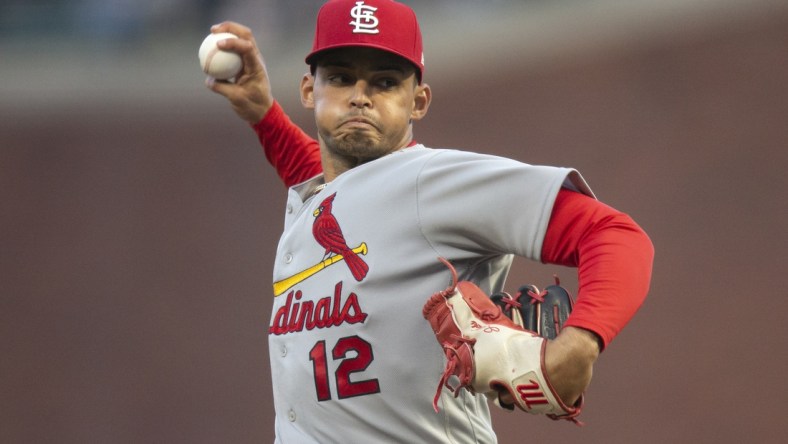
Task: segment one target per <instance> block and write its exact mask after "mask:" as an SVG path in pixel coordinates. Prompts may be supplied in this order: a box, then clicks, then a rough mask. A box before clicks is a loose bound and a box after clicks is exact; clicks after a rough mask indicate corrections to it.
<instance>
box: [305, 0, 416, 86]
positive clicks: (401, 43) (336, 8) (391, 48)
mask: <svg viewBox="0 0 788 444" xmlns="http://www.w3.org/2000/svg"><path fill="white" fill-rule="evenodd" d="M353 46H362V47H367V48H376V49H380V50H383V51H388V52H390V53H393V54H396V55H398V56H400V57H403V58H405V59H406V60H408V61H409V62H411V63H412V64H413V65H415V66H416V69H417V73H416V75H417V77H418V78H419V81H421V78H422V75H423V73H424V47H423V45H422V41H421V29H419V22H418V20H417V18H416V13H415V12H413V10H412V9H410V7H408V6H406V5H404V4H402V3H397V2H395V1H392V0H331V1H329V2H327V3H326V4H324V5H323V6H322V7H321V8H320V12H318V14H317V25H316V27H315V41H314V44H313V45H312V52H310V53H309V55H307V56H306V63H308V64H310V65H312V64H313V62H314V61H315V58H316V56H317V55H319V54H321V53H322V52H324V51H327V50H329V49H335V48H347V47H353Z"/></svg>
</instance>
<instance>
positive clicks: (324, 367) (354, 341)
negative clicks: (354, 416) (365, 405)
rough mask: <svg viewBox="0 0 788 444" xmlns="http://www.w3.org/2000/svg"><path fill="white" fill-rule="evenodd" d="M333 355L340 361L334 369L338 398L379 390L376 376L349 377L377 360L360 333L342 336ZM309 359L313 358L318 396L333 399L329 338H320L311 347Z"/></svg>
mask: <svg viewBox="0 0 788 444" xmlns="http://www.w3.org/2000/svg"><path fill="white" fill-rule="evenodd" d="M331 359H332V360H334V361H341V362H340V363H339V365H338V366H337V369H336V371H335V372H334V380H335V381H336V389H337V398H338V399H345V398H352V397H354V396H363V395H370V394H373V393H380V384H379V383H378V380H377V379H366V380H363V381H355V382H354V381H351V380H350V376H351V375H352V374H353V373H358V372H363V371H364V370H366V369H367V367H369V365H370V364H372V361H374V360H375V356H374V355H373V353H372V346H371V345H370V344H369V342H367V341H365V340H363V339H361V338H360V337H358V336H346V337H344V338H340V339H339V340H337V343H336V345H334V348H332V349H331ZM309 360H310V361H312V369H313V371H314V378H315V392H316V393H317V400H318V401H328V400H330V399H331V386H330V381H329V380H330V375H329V368H328V350H327V347H326V341H318V342H317V343H316V344H315V346H314V347H312V350H310V351H309Z"/></svg>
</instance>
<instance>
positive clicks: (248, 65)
mask: <svg viewBox="0 0 788 444" xmlns="http://www.w3.org/2000/svg"><path fill="white" fill-rule="evenodd" d="M223 32H229V33H232V34H234V35H236V36H238V38H237V39H225V40H219V41H218V42H217V43H216V44H217V46H218V47H219V49H221V50H223V51H230V52H235V53H237V54H238V55H240V56H241V60H242V61H243V67H242V68H241V72H240V73H239V74H238V75H237V76H236V77H235V79H234V81H232V82H231V81H222V80H217V79H214V78H211V77H209V78H208V79H206V86H207V87H208V88H209V89H210V90H211V91H213V92H215V93H217V94H220V95H222V96H224V97H226V98H227V99H228V101H229V102H230V105H231V106H232V108H233V110H234V111H235V113H236V114H238V116H239V117H241V118H242V119H243V120H245V121H247V122H249V123H250V124H256V123H258V122H259V121H260V120H261V119H262V118H263V116H265V113H267V112H268V110H269V109H270V108H271V106H272V105H273V102H274V99H273V96H272V94H271V83H270V80H269V78H268V73H267V71H266V69H265V63H264V61H263V56H262V54H261V53H260V51H259V49H258V47H257V43H256V42H255V39H254V36H253V35H252V32H251V30H250V29H249V28H248V27H246V26H243V25H241V24H238V23H235V22H223V23H221V24H218V25H214V26H212V27H211V33H213V34H217V33H223Z"/></svg>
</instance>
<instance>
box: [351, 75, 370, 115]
mask: <svg viewBox="0 0 788 444" xmlns="http://www.w3.org/2000/svg"><path fill="white" fill-rule="evenodd" d="M350 106H352V107H355V108H368V107H370V106H372V101H371V100H370V98H369V84H368V83H367V82H366V81H364V80H359V81H357V82H356V84H355V86H354V87H353V92H352V95H351V97H350Z"/></svg>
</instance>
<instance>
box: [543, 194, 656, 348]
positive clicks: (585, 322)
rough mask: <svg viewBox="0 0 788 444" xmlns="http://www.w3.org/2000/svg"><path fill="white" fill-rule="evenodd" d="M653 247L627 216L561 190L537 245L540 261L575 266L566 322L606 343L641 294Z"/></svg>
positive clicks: (640, 299) (645, 289) (645, 290)
mask: <svg viewBox="0 0 788 444" xmlns="http://www.w3.org/2000/svg"><path fill="white" fill-rule="evenodd" d="M653 259H654V246H653V245H652V243H651V240H650V239H649V237H648V236H647V235H646V233H645V232H644V231H643V230H642V229H641V228H640V227H639V226H638V225H637V224H636V223H635V222H634V221H633V220H632V218H630V217H629V216H628V215H626V214H624V213H622V212H620V211H617V210H615V209H613V208H611V207H609V206H607V205H605V204H603V203H601V202H599V201H597V200H595V199H593V198H591V197H588V196H586V195H584V194H581V193H576V192H573V191H570V190H567V189H561V191H559V193H558V196H557V197H556V201H555V205H554V207H553V213H552V216H551V217H550V223H549V224H548V227H547V233H546V234H545V239H544V243H543V246H542V261H543V262H545V263H551V264H558V265H565V266H569V267H577V268H578V271H577V273H578V291H577V301H576V303H575V307H574V310H573V311H572V314H571V315H570V316H569V319H568V320H567V324H566V325H567V326H573V327H579V328H583V329H586V330H590V331H592V332H594V333H596V334H597V335H598V336H599V338H600V339H601V340H602V346H603V347H605V346H607V344H609V343H610V342H611V341H612V340H613V338H614V337H615V336H616V335H617V334H618V333H619V332H620V331H621V330H622V329H623V328H624V326H625V325H626V324H627V323H628V322H629V321H630V319H631V318H632V316H634V314H635V312H636V311H637V310H638V309H639V308H640V306H641V304H642V303H643V301H644V300H645V298H646V294H647V293H648V288H649V285H650V282H651V268H652V263H653Z"/></svg>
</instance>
